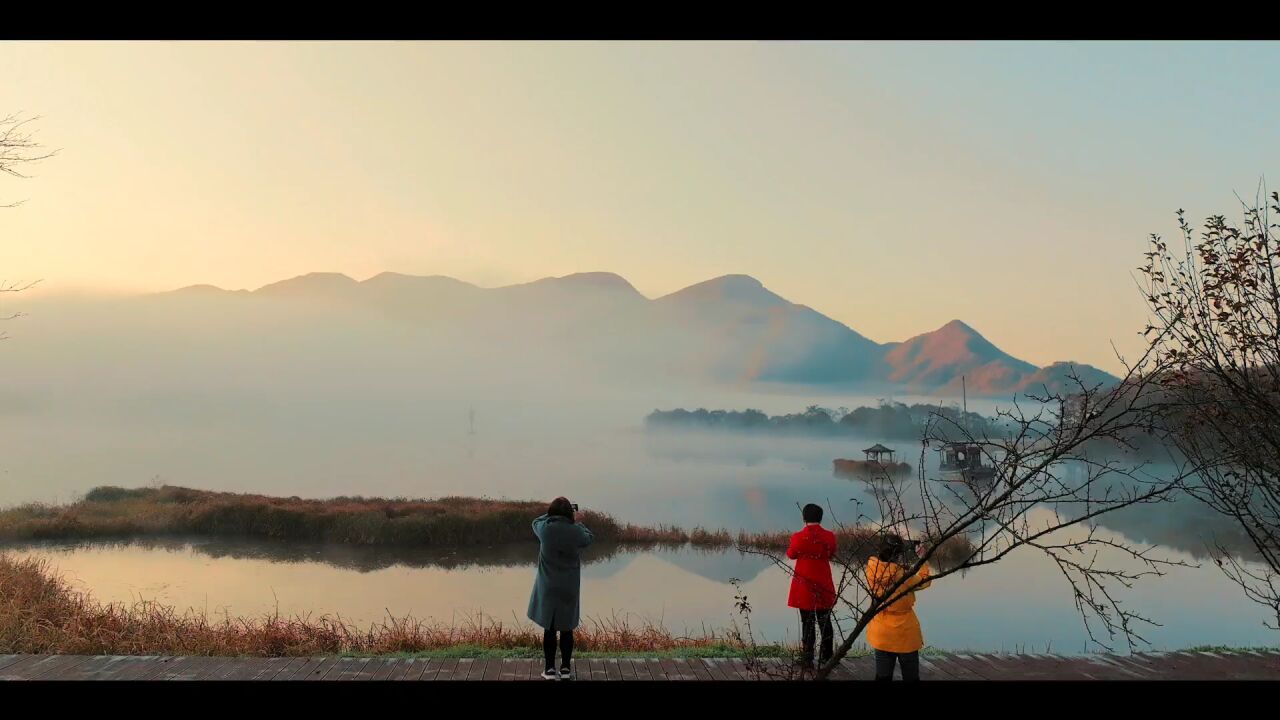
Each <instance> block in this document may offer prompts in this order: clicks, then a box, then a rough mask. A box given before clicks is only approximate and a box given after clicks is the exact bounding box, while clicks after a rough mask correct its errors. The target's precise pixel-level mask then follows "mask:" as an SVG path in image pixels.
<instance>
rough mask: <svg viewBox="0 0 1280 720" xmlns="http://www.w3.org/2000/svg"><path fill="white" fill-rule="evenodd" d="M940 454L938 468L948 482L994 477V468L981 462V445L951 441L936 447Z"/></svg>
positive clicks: (975, 480) (974, 480)
mask: <svg viewBox="0 0 1280 720" xmlns="http://www.w3.org/2000/svg"><path fill="white" fill-rule="evenodd" d="M938 453H939V454H940V455H941V457H940V459H939V462H938V469H939V470H940V471H942V479H943V480H946V481H949V482H978V481H983V480H990V479H991V478H993V477H995V475H996V469H995V468H994V467H992V466H990V465H985V464H983V462H982V456H983V453H982V446H981V445H976V444H974V443H966V442H951V443H946V444H945V445H943V446H942V447H940V448H938Z"/></svg>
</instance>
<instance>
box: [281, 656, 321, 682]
mask: <svg viewBox="0 0 1280 720" xmlns="http://www.w3.org/2000/svg"><path fill="white" fill-rule="evenodd" d="M319 663H320V658H309V657H296V658H290V659H289V662H288V663H287V664H286V665H285V666H284V667H283V668H281V669H280V672H278V673H276V674H275V675H272V676H271V678H270V679H271V682H290V681H293V680H297V679H299V678H301V677H306V673H308V672H310V671H311V668H312V667H314V666H315V665H318V664H319Z"/></svg>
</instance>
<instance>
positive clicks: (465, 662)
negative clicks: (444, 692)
mask: <svg viewBox="0 0 1280 720" xmlns="http://www.w3.org/2000/svg"><path fill="white" fill-rule="evenodd" d="M475 666H476V660H475V658H458V664H457V665H456V666H455V667H454V668H453V679H454V680H466V679H467V676H468V675H470V674H471V670H472V668H474V667H475Z"/></svg>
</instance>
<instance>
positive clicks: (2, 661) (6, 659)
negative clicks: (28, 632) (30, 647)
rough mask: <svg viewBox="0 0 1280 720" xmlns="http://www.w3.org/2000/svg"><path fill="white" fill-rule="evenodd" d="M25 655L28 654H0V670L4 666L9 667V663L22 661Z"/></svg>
mask: <svg viewBox="0 0 1280 720" xmlns="http://www.w3.org/2000/svg"><path fill="white" fill-rule="evenodd" d="M27 657H29V656H27V655H0V670H3V669H4V668H7V667H9V666H10V665H13V664H14V663H18V662H22V661H23V660H25V659H26V658H27Z"/></svg>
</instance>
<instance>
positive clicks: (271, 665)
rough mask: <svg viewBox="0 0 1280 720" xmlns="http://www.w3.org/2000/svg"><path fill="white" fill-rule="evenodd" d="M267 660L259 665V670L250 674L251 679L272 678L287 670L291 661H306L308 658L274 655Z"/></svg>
mask: <svg viewBox="0 0 1280 720" xmlns="http://www.w3.org/2000/svg"><path fill="white" fill-rule="evenodd" d="M266 660H267V661H266V662H265V663H263V664H262V665H260V666H258V668H257V672H255V673H254V674H253V675H252V676H250V677H249V678H248V679H249V680H271V679H273V678H275V676H276V675H279V674H280V673H282V672H285V671H286V670H287V669H288V668H289V666H290V664H291V663H294V662H306V658H291V657H273V658H267V659H266Z"/></svg>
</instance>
